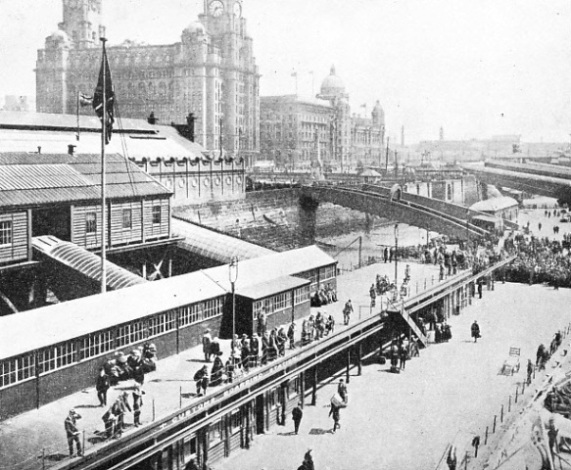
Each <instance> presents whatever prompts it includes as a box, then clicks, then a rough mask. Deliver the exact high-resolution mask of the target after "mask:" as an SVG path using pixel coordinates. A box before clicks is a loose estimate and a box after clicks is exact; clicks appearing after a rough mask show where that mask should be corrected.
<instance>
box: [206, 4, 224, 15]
mask: <svg viewBox="0 0 571 470" xmlns="http://www.w3.org/2000/svg"><path fill="white" fill-rule="evenodd" d="M208 11H209V13H210V14H211V15H212V16H215V17H218V16H220V15H221V14H222V13H224V4H223V3H222V2H221V1H220V0H214V1H213V2H210V6H209V7H208Z"/></svg>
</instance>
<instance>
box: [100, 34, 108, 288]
mask: <svg viewBox="0 0 571 470" xmlns="http://www.w3.org/2000/svg"><path fill="white" fill-rule="evenodd" d="M100 39H101V42H102V43H103V57H102V60H101V64H102V65H101V69H102V70H103V119H101V293H102V294H104V293H105V291H106V290H107V271H106V268H105V259H106V256H107V253H106V241H107V240H106V234H107V223H106V222H107V220H106V218H107V210H106V202H105V185H106V177H105V142H106V132H107V125H106V124H107V90H106V83H105V82H106V81H107V77H106V76H105V73H106V72H107V70H106V68H107V67H106V55H107V54H106V51H105V42H106V41H107V39H105V38H100Z"/></svg>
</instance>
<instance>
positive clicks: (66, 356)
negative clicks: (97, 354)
mask: <svg viewBox="0 0 571 470" xmlns="http://www.w3.org/2000/svg"><path fill="white" fill-rule="evenodd" d="M55 349H56V367H57V368H58V369H59V368H60V367H65V366H67V365H69V364H71V363H73V362H76V361H77V348H76V344H75V341H68V342H66V343H62V344H59V345H57V346H56V348H55Z"/></svg>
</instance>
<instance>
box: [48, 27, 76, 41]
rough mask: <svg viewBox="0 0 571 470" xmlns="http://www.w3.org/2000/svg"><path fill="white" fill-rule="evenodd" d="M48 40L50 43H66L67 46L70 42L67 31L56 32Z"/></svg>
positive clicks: (59, 30)
mask: <svg viewBox="0 0 571 470" xmlns="http://www.w3.org/2000/svg"><path fill="white" fill-rule="evenodd" d="M46 39H47V40H49V41H53V42H62V43H66V44H67V43H69V42H70V41H69V36H68V35H67V33H66V32H65V31H62V30H61V29H58V30H57V31H54V32H53V33H52V34H50V35H49V36H48V37H47V38H46Z"/></svg>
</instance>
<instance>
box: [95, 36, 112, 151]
mask: <svg viewBox="0 0 571 470" xmlns="http://www.w3.org/2000/svg"><path fill="white" fill-rule="evenodd" d="M103 90H105V91H103ZM103 93H105V114H107V116H103ZM114 101H115V92H114V91H113V85H112V83H111V71H110V70H109V62H108V60H107V51H106V50H105V43H103V57H102V58H101V69H100V70H99V80H97V87H96V88H95V92H94V93H93V109H94V111H95V113H96V114H97V116H98V117H99V119H101V122H102V123H103V122H104V123H105V143H106V144H108V143H109V141H110V140H111V132H112V131H113V123H114V122H115V119H114V117H113V116H114V109H113V105H114Z"/></svg>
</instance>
